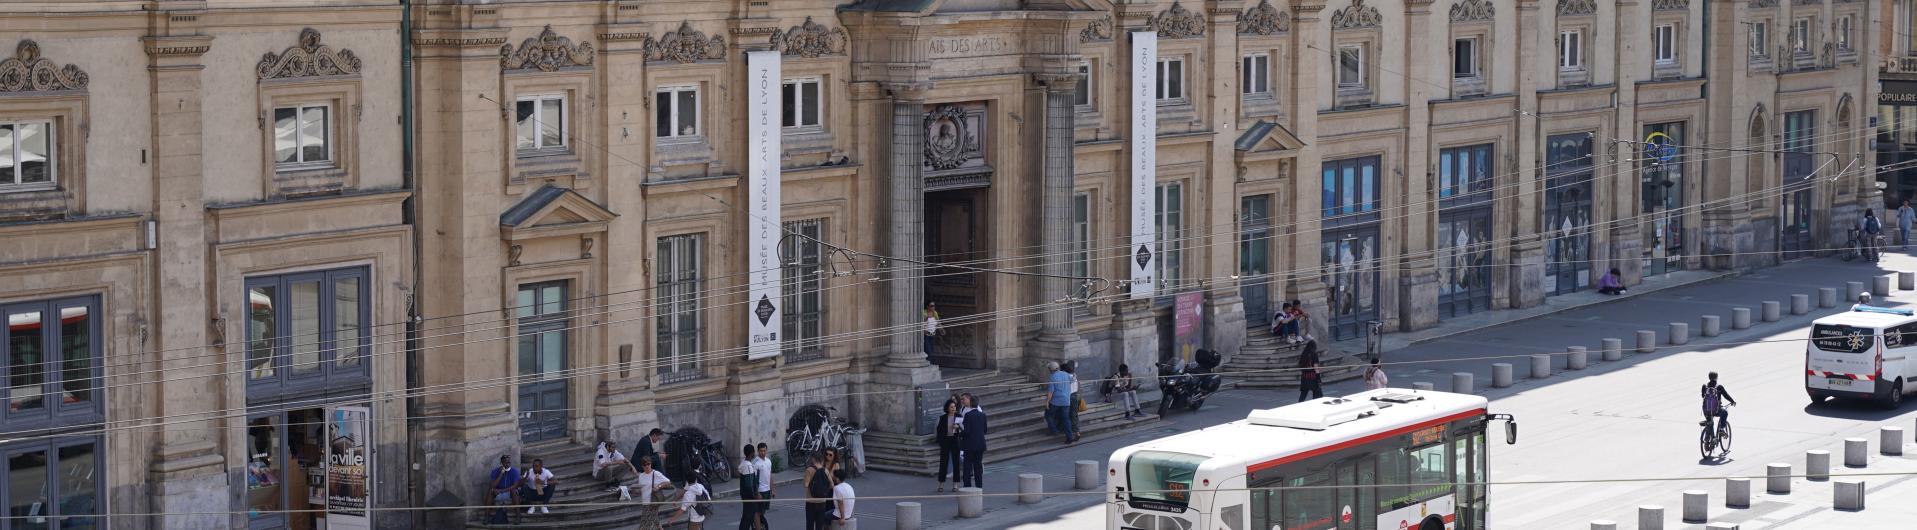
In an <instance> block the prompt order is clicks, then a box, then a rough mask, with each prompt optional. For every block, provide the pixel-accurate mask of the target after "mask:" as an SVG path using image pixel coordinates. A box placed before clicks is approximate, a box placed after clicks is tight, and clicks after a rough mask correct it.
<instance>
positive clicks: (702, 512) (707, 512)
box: [692, 487, 712, 517]
mask: <svg viewBox="0 0 1917 530" xmlns="http://www.w3.org/2000/svg"><path fill="white" fill-rule="evenodd" d="M699 489H701V490H704V489H705V488H704V487H701V488H699ZM694 500H696V501H697V502H694V503H693V505H692V511H695V512H699V516H700V517H712V495H710V494H708V493H707V492H705V491H700V492H699V496H698V497H694Z"/></svg>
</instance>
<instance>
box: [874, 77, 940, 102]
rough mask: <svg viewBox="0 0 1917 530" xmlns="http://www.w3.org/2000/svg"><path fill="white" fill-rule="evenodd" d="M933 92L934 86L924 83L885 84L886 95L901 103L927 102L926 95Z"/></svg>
mask: <svg viewBox="0 0 1917 530" xmlns="http://www.w3.org/2000/svg"><path fill="white" fill-rule="evenodd" d="M931 91H932V84H931V83H927V82H922V81H917V82H900V83H886V84H885V92H886V94H888V95H890V96H892V99H893V100H896V101H900V102H905V101H925V94H926V93H927V92H931Z"/></svg>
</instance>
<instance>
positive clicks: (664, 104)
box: [652, 86, 699, 138]
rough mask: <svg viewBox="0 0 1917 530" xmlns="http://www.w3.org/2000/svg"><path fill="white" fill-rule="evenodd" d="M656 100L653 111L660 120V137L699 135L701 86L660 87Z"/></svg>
mask: <svg viewBox="0 0 1917 530" xmlns="http://www.w3.org/2000/svg"><path fill="white" fill-rule="evenodd" d="M654 100H655V104H654V105H653V106H652V112H653V115H654V117H655V118H657V119H658V121H659V123H658V128H657V131H656V132H657V134H658V137H659V138H680V137H693V136H698V135H699V87H696V86H674V87H660V88H659V90H658V92H655V93H654Z"/></svg>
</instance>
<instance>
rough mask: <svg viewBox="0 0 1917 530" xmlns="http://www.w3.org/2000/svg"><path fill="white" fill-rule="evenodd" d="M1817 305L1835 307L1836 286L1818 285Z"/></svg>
mask: <svg viewBox="0 0 1917 530" xmlns="http://www.w3.org/2000/svg"><path fill="white" fill-rule="evenodd" d="M1817 307H1837V288H1836V287H1818V288H1817Z"/></svg>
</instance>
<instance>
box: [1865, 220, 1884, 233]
mask: <svg viewBox="0 0 1917 530" xmlns="http://www.w3.org/2000/svg"><path fill="white" fill-rule="evenodd" d="M1864 231H1865V232H1868V233H1872V234H1875V233H1878V232H1882V231H1884V225H1883V224H1881V223H1878V222H1877V218H1876V217H1865V218H1864Z"/></svg>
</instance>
